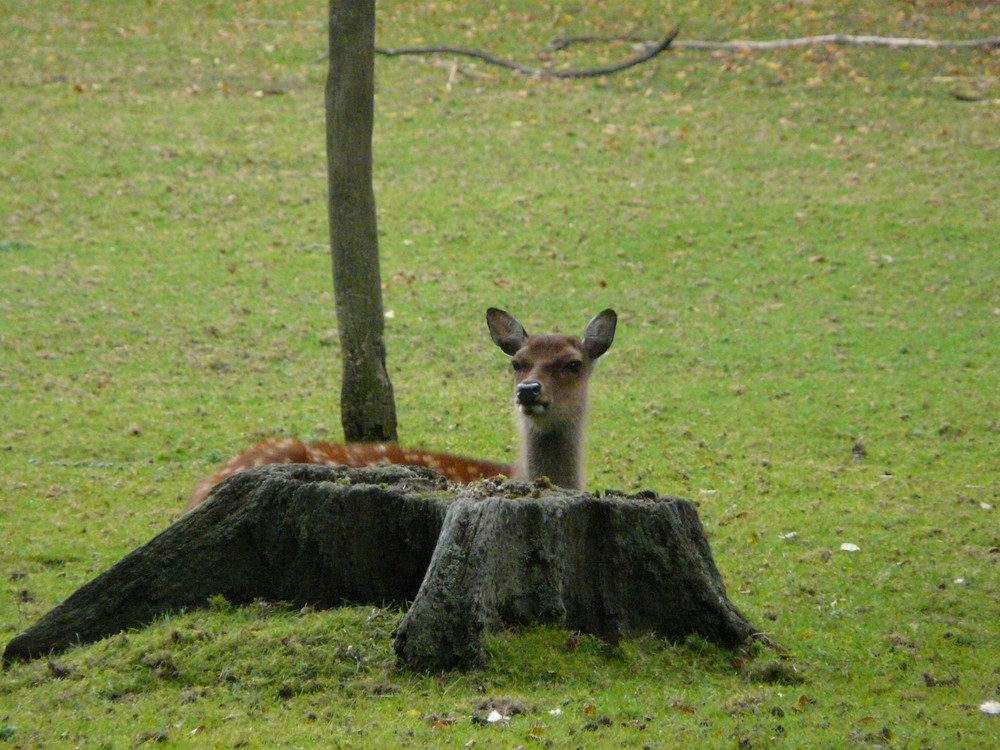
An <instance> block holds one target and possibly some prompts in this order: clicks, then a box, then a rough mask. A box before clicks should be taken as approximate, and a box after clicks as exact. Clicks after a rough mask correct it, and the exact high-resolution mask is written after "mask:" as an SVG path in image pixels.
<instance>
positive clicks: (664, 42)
mask: <svg viewBox="0 0 1000 750" xmlns="http://www.w3.org/2000/svg"><path fill="white" fill-rule="evenodd" d="M678 33H680V29H679V28H676V29H674V30H673V31H671V32H670V33H668V34H667V35H666V36H664V37H663V38H662V39H660V40H659V41H658V42H655V43H650V42H646V44H648V45H649V46H648V47H647V49H646V50H644V51H643V52H641V53H640V54H638V55H636V56H635V57H633V58H631V59H629V60H625V61H624V62H620V63H614V64H612V65H604V66H600V67H597V68H586V69H584V70H549V69H547V68H532V67H530V66H528V65H522V64H521V63H517V62H513V61H512V60H505V59H503V58H501V57H497V56H496V55H492V54H490V53H489V52H483V51H482V50H477V49H467V48H465V47H397V48H393V49H384V48H379V47H376V48H375V53H376V54H378V55H383V56H385V57H398V56H401V55H459V56H462V57H473V58H476V59H477V60H482V61H484V62H487V63H489V64H491V65H497V66H499V67H501V68H507V69H508V70H513V71H516V72H518V73H521V74H522V75H526V76H530V77H532V78H597V77H600V76H606V75H611V74H613V73H619V72H621V71H623V70H628V69H629V68H634V67H635V66H636V65H641V64H642V63H644V62H647V61H648V60H652V59H653V58H654V57H656V56H657V55H659V54H660V53H661V52H663V51H665V50H666V49H668V48H669V47H670V45H671V44H672V43H673V41H674V38H675V37H676V36H677V34H678Z"/></svg>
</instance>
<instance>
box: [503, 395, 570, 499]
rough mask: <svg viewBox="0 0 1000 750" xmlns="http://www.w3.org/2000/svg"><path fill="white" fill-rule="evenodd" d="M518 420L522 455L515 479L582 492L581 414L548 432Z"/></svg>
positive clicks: (521, 416)
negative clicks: (544, 480) (546, 481)
mask: <svg viewBox="0 0 1000 750" xmlns="http://www.w3.org/2000/svg"><path fill="white" fill-rule="evenodd" d="M519 417H520V418H519V420H518V421H519V422H520V429H521V455H520V458H519V460H518V464H517V467H516V471H515V476H516V477H517V478H518V479H538V478H539V477H548V478H549V481H551V482H552V484H554V485H556V486H557V487H565V488H566V489H571V490H582V489H583V488H584V480H583V414H580V415H579V416H578V417H577V418H576V419H573V420H570V421H568V422H566V423H563V424H560V425H558V427H555V428H549V429H545V426H544V425H539V424H536V423H535V422H534V421H533V420H532V419H530V418H529V417H526V416H524V415H519Z"/></svg>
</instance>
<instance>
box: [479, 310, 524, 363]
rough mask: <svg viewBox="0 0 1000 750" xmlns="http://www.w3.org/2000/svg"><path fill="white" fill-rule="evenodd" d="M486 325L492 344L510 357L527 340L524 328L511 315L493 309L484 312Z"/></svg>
mask: <svg viewBox="0 0 1000 750" xmlns="http://www.w3.org/2000/svg"><path fill="white" fill-rule="evenodd" d="M486 325H487V326H489V328H490V336H492V337H493V343H494V344H496V345H497V346H499V347H500V348H501V349H502V350H503V352H504V354H506V355H508V356H510V357H513V356H514V355H515V354H517V350H518V349H520V348H521V347H522V346H524V342H525V341H527V340H528V332H527V331H525V330H524V326H522V325H521V324H520V323H518V322H517V319H516V318H515V317H514V316H513V315H510V314H509V313H507V312H504V311H503V310H498V309H497V308H495V307H491V308H490V309H489V310H487V311H486Z"/></svg>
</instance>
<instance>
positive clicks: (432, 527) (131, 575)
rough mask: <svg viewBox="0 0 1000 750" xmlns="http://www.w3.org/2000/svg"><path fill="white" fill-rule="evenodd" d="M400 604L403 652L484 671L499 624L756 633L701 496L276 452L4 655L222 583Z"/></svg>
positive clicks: (195, 598) (735, 639)
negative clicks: (468, 477)
mask: <svg viewBox="0 0 1000 750" xmlns="http://www.w3.org/2000/svg"><path fill="white" fill-rule="evenodd" d="M219 595H221V596H224V597H225V598H226V599H227V600H228V601H230V602H232V603H234V604H240V603H247V602H250V601H253V600H255V599H267V600H273V601H285V602H289V603H291V604H293V605H296V606H302V605H306V604H309V605H313V606H316V607H334V606H338V605H341V604H345V603H364V604H377V605H381V606H384V605H397V606H404V605H406V604H407V603H408V602H412V605H411V606H410V608H409V610H408V611H407V613H406V615H405V616H404V618H403V620H402V622H401V624H400V627H399V630H398V632H397V636H396V640H395V648H396V653H397V655H398V658H399V660H400V663H401V664H403V665H405V666H411V667H414V668H418V669H431V670H436V669H447V668H465V667H470V666H474V665H476V664H478V663H480V661H481V660H482V656H483V650H482V639H483V636H484V635H486V634H487V633H489V632H491V631H496V630H499V629H503V628H507V627H517V626H521V625H529V624H533V623H549V624H556V625H561V626H564V627H566V628H569V629H572V630H575V631H579V632H582V633H588V634H592V635H596V636H598V637H600V638H603V639H605V640H608V641H616V640H618V639H619V638H621V637H622V636H627V635H630V634H634V633H639V632H649V631H652V632H654V633H657V634H659V635H661V636H664V637H667V638H670V639H679V638H683V637H685V636H687V635H690V634H695V633H697V634H700V635H702V636H703V637H705V638H706V639H708V640H710V641H713V642H716V643H718V644H720V645H724V646H735V645H738V644H741V643H743V642H745V641H746V640H747V639H748V638H750V637H751V636H752V635H753V634H754V633H755V630H754V628H753V627H752V626H751V625H750V624H749V623H748V622H747V621H746V620H745V619H744V618H743V616H742V615H740V613H739V612H738V611H737V610H736V609H735V607H733V605H732V604H731V603H730V602H729V600H728V599H727V597H726V593H725V587H724V586H723V583H722V579H721V577H720V576H719V573H718V570H717V569H716V567H715V563H714V562H713V560H712V554H711V551H710V549H709V546H708V542H707V541H706V539H705V535H704V531H703V529H702V526H701V523H700V521H699V519H698V515H697V512H696V510H695V508H694V506H693V505H692V504H691V503H690V502H688V501H686V500H680V499H676V498H663V497H655V496H654V495H653V493H641V494H639V495H635V496H625V495H612V496H605V497H601V498H599V497H596V496H594V495H589V494H586V493H582V492H573V491H566V490H560V489H556V488H548V487H542V486H539V485H537V484H528V483H522V482H509V481H508V482H502V483H500V482H497V483H494V482H491V481H486V482H480V483H477V484H474V485H470V486H467V487H456V486H451V485H448V484H447V483H445V482H444V480H442V479H441V478H440V477H438V476H437V475H435V474H433V472H430V471H428V470H423V469H410V468H406V467H401V466H380V467H376V468H373V469H345V468H330V467H322V466H299V465H276V466H265V467H261V468H260V469H255V470H253V471H248V472H245V473H242V474H238V475H236V476H234V477H232V478H231V479H229V480H227V481H226V482H224V483H223V484H221V485H220V486H219V487H218V488H217V489H216V491H215V492H214V493H213V496H212V497H211V498H209V499H208V500H207V501H206V502H205V503H204V504H203V505H202V506H200V507H199V508H198V509H196V510H195V511H193V512H191V513H189V514H187V515H185V516H183V517H182V518H180V519H179V520H178V521H177V522H176V523H175V524H173V525H172V526H170V527H169V528H168V529H166V530H165V531H164V532H162V533H161V534H159V535H158V536H157V537H155V538H154V539H152V540H151V541H150V542H149V543H148V544H146V545H144V546H143V547H140V548H139V549H137V550H135V551H133V552H132V553H130V554H129V555H127V556H126V557H125V558H123V559H122V560H121V561H120V562H119V563H117V564H116V565H115V566H113V567H112V568H110V569H109V570H108V571H106V572H105V573H103V574H101V575H100V576H98V577H97V578H95V579H94V580H93V581H91V582H90V583H88V584H86V585H84V586H83V587H82V588H80V589H79V590H78V591H76V592H75V593H74V594H72V595H71V596H70V597H69V598H68V599H66V601H64V602H63V603H62V604H60V605H58V606H57V607H56V608H54V609H53V610H52V611H50V612H49V613H48V614H46V615H45V616H44V617H42V619H41V620H39V621H38V622H37V623H36V624H35V625H34V626H32V627H31V628H30V629H28V630H27V631H26V632H24V633H22V634H21V635H19V636H17V637H16V638H14V639H13V640H12V641H11V642H10V643H9V644H8V646H7V648H6V650H5V651H4V655H3V658H4V662H5V663H9V662H11V661H14V660H20V659H30V658H35V657H39V656H44V655H47V654H50V653H54V652H58V651H61V650H64V649H66V648H68V647H70V646H72V645H75V644H77V643H87V642H92V641H95V640H98V639H100V638H104V637H106V636H108V635H111V634H113V633H116V632H119V631H121V630H124V629H127V628H134V627H138V626H142V625H145V624H147V623H149V622H150V621H151V620H153V619H154V618H155V617H157V616H159V615H162V614H164V613H166V612H169V611H176V610H179V609H184V608H194V607H201V606H205V605H206V604H207V603H208V601H209V599H210V598H211V597H213V596H219Z"/></svg>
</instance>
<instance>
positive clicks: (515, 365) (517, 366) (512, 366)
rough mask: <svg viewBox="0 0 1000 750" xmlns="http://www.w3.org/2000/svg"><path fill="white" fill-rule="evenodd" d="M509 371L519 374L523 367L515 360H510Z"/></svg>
mask: <svg viewBox="0 0 1000 750" xmlns="http://www.w3.org/2000/svg"><path fill="white" fill-rule="evenodd" d="M510 369H512V370H513V371H514V372H521V370H523V369H524V365H523V364H522V363H520V362H518V361H517V360H516V359H512V360H511V361H510Z"/></svg>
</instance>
